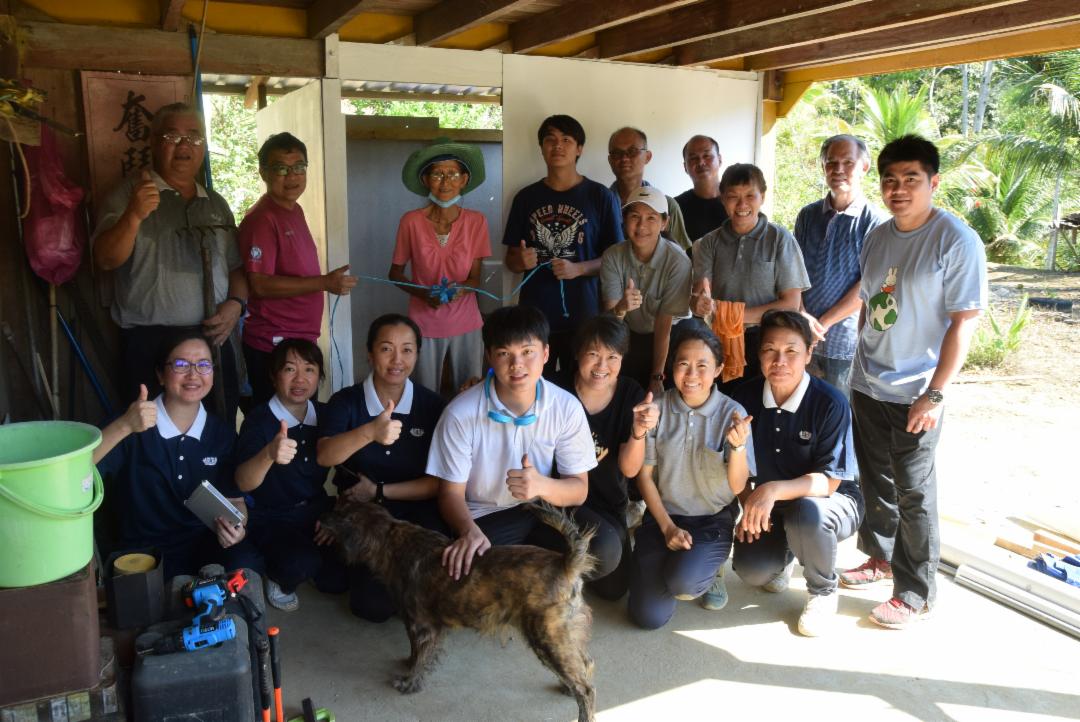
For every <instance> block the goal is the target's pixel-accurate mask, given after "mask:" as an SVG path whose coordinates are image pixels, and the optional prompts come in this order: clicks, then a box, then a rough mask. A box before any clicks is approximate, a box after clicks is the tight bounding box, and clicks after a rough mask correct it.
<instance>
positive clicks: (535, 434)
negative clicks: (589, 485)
mask: <svg viewBox="0 0 1080 722" xmlns="http://www.w3.org/2000/svg"><path fill="white" fill-rule="evenodd" d="M540 388H541V392H540V396H539V398H538V399H537V401H536V403H535V404H533V407H532V408H531V409H529V412H528V413H535V414H536V421H535V422H534V423H532V424H529V425H528V426H515V425H514V424H513V423H512V422H510V423H499V422H498V421H495V420H493V419H491V418H489V417H488V412H489V411H500V412H501V413H503V414H505V415H507V416H510V417H513V416H514V415H513V414H512V413H510V412H509V411H508V410H506V407H505V405H504V404H503V403H502V402H501V401H500V400H499V397H498V395H497V394H496V393H495V384H494V383H492V384H491V398H490V400H488V397H487V394H486V393H485V391H484V384H482V383H480V384H476V385H475V386H473V387H472V388H470V389H468V390H467V391H465V392H463V393H461V394H459V395H458V396H457V397H455V398H454V399H453V400H452V401H451V402H450V403H449V404H448V405H447V407H446V409H445V410H444V411H443V414H442V416H441V417H440V418H439V423H438V424H437V425H436V426H435V435H434V438H433V439H432V440H431V450H430V452H429V453H428V462H427V473H428V474H430V475H431V476H437V477H439V478H440V479H446V480H447V481H450V482H453V483H455V484H466V485H467V486H466V488H465V502H466V504H467V505H468V507H469V513H471V514H472V517H473V518H474V519H476V518H478V517H481V516H484V515H485V514H490V513H492V512H495V511H500V510H502V509H508V508H510V507H512V506H516V505H518V504H520V503H521V501H519V500H518V499H515V498H514V497H513V496H511V494H510V489H509V488H507V486H506V472H507V471H509V470H510V469H520V468H521V457H522V456H523V455H524V454H525V453H526V452H527V453H528V454H529V462H530V463H531V464H532V465H533V466H534V467H536V470H537V471H538V472H540V473H541V474H543V475H544V476H552V475H553V473H552V469H553V468H554V467H556V466H557V468H558V471H559V473H560V475H562V476H568V475H573V474H582V473H584V472H587V471H590V470H591V469H593V468H595V467H596V447H595V446H594V444H593V439H592V432H590V431H589V422H588V419H587V418H586V417H585V409H583V408H582V406H581V402H580V401H578V400H577V399H576V398H575V397H574V396H573V395H571V394H570V393H568V392H566V391H564V390H563V389H561V388H559V387H558V386H556V385H555V384H553V383H550V382H549V381H547V380H544V379H541V381H540Z"/></svg>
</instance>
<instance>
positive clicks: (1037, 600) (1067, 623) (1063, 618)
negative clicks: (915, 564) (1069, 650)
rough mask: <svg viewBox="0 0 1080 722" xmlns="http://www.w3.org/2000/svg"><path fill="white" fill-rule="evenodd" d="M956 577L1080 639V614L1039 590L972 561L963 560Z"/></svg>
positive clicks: (959, 582) (992, 597)
mask: <svg viewBox="0 0 1080 722" xmlns="http://www.w3.org/2000/svg"><path fill="white" fill-rule="evenodd" d="M956 581H957V583H958V584H960V585H961V586H964V587H967V588H968V589H972V590H974V591H976V592H979V593H980V594H983V595H985V596H987V597H989V598H990V599H993V600H995V601H997V602H1000V603H1002V604H1005V605H1007V606H1010V607H1012V608H1013V609H1017V610H1019V611H1021V612H1023V613H1024V614H1027V615H1028V616H1030V617H1033V618H1035V619H1038V620H1039V621H1041V622H1045V623H1046V624H1049V625H1051V626H1053V627H1056V628H1058V629H1060V630H1062V631H1063V632H1066V633H1068V634H1071V635H1072V636H1074V637H1077V638H1078V639H1080V614H1076V613H1075V612H1071V611H1069V610H1068V609H1065V608H1064V607H1062V606H1061V605H1058V604H1055V603H1053V602H1050V601H1047V600H1046V599H1044V598H1042V597H1040V596H1038V595H1036V594H1032V593H1031V592H1028V591H1025V590H1024V589H1021V588H1019V587H1017V586H1015V585H1013V584H1009V583H1008V582H1004V581H1002V580H1000V579H998V578H997V577H994V576H991V575H990V574H986V573H984V572H981V571H979V570H978V569H974V568H972V567H971V566H970V565H968V564H961V565H960V566H959V567H958V568H957V570H956Z"/></svg>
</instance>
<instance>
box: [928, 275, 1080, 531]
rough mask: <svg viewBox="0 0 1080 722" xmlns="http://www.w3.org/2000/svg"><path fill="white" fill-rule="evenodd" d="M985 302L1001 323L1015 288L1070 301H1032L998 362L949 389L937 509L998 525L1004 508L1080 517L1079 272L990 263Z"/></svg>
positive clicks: (1016, 298)
mask: <svg viewBox="0 0 1080 722" xmlns="http://www.w3.org/2000/svg"><path fill="white" fill-rule="evenodd" d="M989 276H990V290H991V294H990V295H991V308H992V311H993V312H994V313H995V315H996V317H997V319H998V322H999V323H1001V324H1003V325H1007V324H1008V323H1009V322H1010V321H1011V320H1012V318H1013V315H1014V314H1015V311H1016V308H1017V306H1018V304H1019V302H1020V299H1021V298H1022V296H1023V295H1024V294H1025V293H1026V294H1028V295H1030V296H1032V297H1045V298H1051V299H1055V300H1072V301H1074V302H1075V304H1074V305H1075V308H1074V309H1073V310H1072V311H1071V312H1066V311H1061V310H1047V309H1040V308H1033V315H1032V322H1031V324H1030V325H1029V326H1028V327H1027V329H1026V331H1025V333H1024V335H1023V344H1022V346H1021V349H1020V351H1019V352H1018V353H1016V354H1014V355H1013V356H1012V357H1011V358H1010V359H1009V360H1008V361H1006V364H1005V366H1004V367H1003V368H998V369H994V370H978V371H971V372H967V371H966V372H964V373H963V374H962V375H961V377H960V378H959V379H958V382H957V383H955V384H954V385H953V386H952V387H951V388H950V389H949V395H948V398H947V400H946V404H947V405H946V410H945V427H944V430H943V435H942V442H941V447H940V449H939V453H938V464H939V467H940V469H939V480H940V481H939V489H940V497H941V512H942V514H943V515H945V516H948V517H951V518H953V519H956V520H960V521H964V522H968V523H973V524H976V525H986V526H989V527H994V526H998V525H999V524H1000V523H1001V522H1003V521H1004V520H1006V519H1008V518H1010V517H1017V516H1025V515H1032V514H1035V515H1042V516H1045V515H1052V516H1054V517H1058V518H1061V517H1062V516H1064V518H1066V519H1072V520H1077V519H1080V483H1077V482H1078V480H1080V475H1078V474H1077V471H1076V467H1074V466H1073V465H1072V463H1071V462H1070V461H1069V460H1070V459H1075V451H1074V450H1075V449H1076V448H1077V447H1078V446H1080V274H1075V273H1073V274H1065V273H1051V272H1048V271H1040V270H1032V269H1025V268H1015V267H1010V266H1000V265H997V264H990V274H989Z"/></svg>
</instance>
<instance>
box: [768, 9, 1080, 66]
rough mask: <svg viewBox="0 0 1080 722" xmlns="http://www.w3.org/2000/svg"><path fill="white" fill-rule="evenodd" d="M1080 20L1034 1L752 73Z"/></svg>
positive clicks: (796, 55) (794, 51) (797, 57)
mask: <svg viewBox="0 0 1080 722" xmlns="http://www.w3.org/2000/svg"><path fill="white" fill-rule="evenodd" d="M1076 20H1080V5H1072V4H1070V3H1063V2H1061V0H1028V2H1025V3H1023V4H1018V5H1006V6H1003V7H994V8H990V9H989V10H984V11H982V12H979V13H972V14H970V15H968V16H966V17H965V18H964V22H957V21H956V20H955V19H954V18H944V19H940V20H931V21H929V22H925V23H920V24H919V25H915V26H908V27H905V28H893V29H889V30H880V31H878V32H871V33H866V34H864V35H855V36H852V37H849V38H844V39H842V40H836V41H833V42H824V43H812V44H810V45H801V46H799V47H796V48H789V49H787V50H778V51H776V52H772V53H763V54H761V55H753V56H750V57H749V58H747V69H748V70H772V69H774V68H794V67H812V66H815V65H826V64H828V63H835V62H837V61H839V60H850V59H856V58H859V59H865V58H872V57H880V56H883V55H891V54H896V53H899V52H908V51H911V50H919V49H923V48H926V47H929V46H936V47H945V46H948V45H958V44H961V43H965V42H969V41H972V40H975V39H981V38H983V37H985V36H989V35H996V36H1000V35H1002V34H1004V33H1016V32H1023V31H1027V30H1034V29H1037V28H1040V27H1052V26H1055V25H1060V24H1066V23H1070V22H1073V21H1076Z"/></svg>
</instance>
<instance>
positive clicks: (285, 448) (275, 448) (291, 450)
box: [266, 421, 296, 465]
mask: <svg viewBox="0 0 1080 722" xmlns="http://www.w3.org/2000/svg"><path fill="white" fill-rule="evenodd" d="M266 455H267V456H268V457H270V461H272V462H273V463H275V464H282V465H284V464H288V463H289V462H290V461H292V460H293V457H295V456H296V439H290V438H289V425H288V424H287V423H285V422H284V421H282V422H281V428H280V429H279V430H278V432H277V435H275V436H274V438H273V439H272V440H271V441H270V443H269V444H267V446H266Z"/></svg>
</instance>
